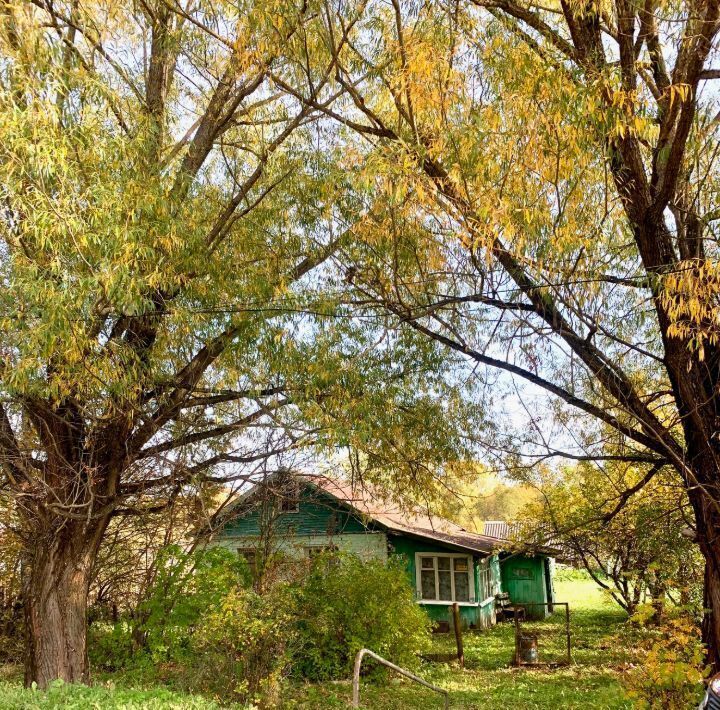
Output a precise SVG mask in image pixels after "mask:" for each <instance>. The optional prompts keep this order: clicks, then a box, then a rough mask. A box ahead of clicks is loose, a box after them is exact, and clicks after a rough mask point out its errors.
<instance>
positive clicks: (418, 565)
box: [415, 552, 477, 606]
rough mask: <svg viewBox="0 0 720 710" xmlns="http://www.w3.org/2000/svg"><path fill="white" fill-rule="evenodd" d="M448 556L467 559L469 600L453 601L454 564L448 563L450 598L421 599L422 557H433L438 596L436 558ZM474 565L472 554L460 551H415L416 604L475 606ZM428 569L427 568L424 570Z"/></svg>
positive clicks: (438, 578) (437, 594)
mask: <svg viewBox="0 0 720 710" xmlns="http://www.w3.org/2000/svg"><path fill="white" fill-rule="evenodd" d="M438 557H449V558H450V559H453V560H454V559H465V560H467V563H468V564H467V568H468V569H467V575H468V590H469V592H470V594H469V597H470V600H469V601H462V602H455V564H454V562H453V563H451V565H450V589H451V595H452V599H423V598H422V561H423V559H427V558H430V559H434V560H435V561H434V562H433V570H434V571H435V596H436V597H439V596H440V577H439V575H438V567H437V558H438ZM473 570H474V565H473V557H472V555H466V554H463V553H462V552H416V553H415V589H416V591H417V596H418V604H445V605H447V604H455V603H457V604H458V605H459V606H477V602H476V601H475V578H474V574H473ZM426 571H429V570H426Z"/></svg>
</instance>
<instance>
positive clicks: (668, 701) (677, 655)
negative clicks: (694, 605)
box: [626, 605, 707, 710]
mask: <svg viewBox="0 0 720 710" xmlns="http://www.w3.org/2000/svg"><path fill="white" fill-rule="evenodd" d="M652 613H653V609H652V608H651V607H649V605H648V606H644V607H641V608H640V610H639V611H638V613H637V614H636V615H635V616H633V617H632V620H631V621H632V622H633V624H637V625H638V627H639V629H641V633H642V634H643V637H644V638H642V640H641V641H640V644H641V646H642V647H643V649H644V657H643V661H642V663H641V664H640V665H639V666H638V667H637V668H636V669H635V670H634V671H633V672H631V673H630V674H629V675H628V676H627V679H626V686H627V689H628V694H629V695H630V697H631V698H632V699H633V701H634V703H635V705H636V707H638V708H644V709H647V710H686V708H689V707H696V706H697V703H698V702H699V700H700V697H701V695H702V689H703V685H702V681H703V678H704V677H705V676H706V675H707V670H706V669H705V668H704V656H705V653H704V648H703V645H702V643H701V641H700V629H699V626H698V624H697V622H696V620H695V619H693V617H692V615H690V614H687V613H685V612H684V611H683V610H682V609H678V610H675V611H674V613H673V614H671V615H668V616H667V617H666V618H665V619H664V620H663V622H662V624H660V625H659V626H655V627H651V626H648V620H649V617H650V615H651V614H652Z"/></svg>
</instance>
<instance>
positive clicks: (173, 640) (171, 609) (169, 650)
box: [135, 545, 250, 661]
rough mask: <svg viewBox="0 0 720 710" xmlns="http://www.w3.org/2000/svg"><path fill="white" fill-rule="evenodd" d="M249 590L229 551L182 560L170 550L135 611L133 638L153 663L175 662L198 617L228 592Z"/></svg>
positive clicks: (200, 552) (187, 643) (218, 550)
mask: <svg viewBox="0 0 720 710" xmlns="http://www.w3.org/2000/svg"><path fill="white" fill-rule="evenodd" d="M249 584H250V574H249V570H248V567H247V564H246V563H245V561H244V560H242V559H241V558H239V557H238V555H236V554H234V553H232V552H230V551H229V550H226V549H223V548H220V547H213V548H208V549H204V550H197V551H195V552H193V553H190V554H188V553H186V552H184V551H183V550H182V549H181V548H179V547H177V546H175V545H173V546H170V547H168V548H166V550H165V551H164V552H163V553H162V556H161V559H160V560H159V563H158V573H157V576H156V578H155V582H154V584H153V585H152V587H151V588H150V590H149V593H148V595H147V597H146V599H145V601H143V602H142V604H141V605H140V608H139V610H138V616H139V618H140V623H139V624H138V628H137V629H135V635H136V637H137V636H138V635H139V634H138V631H139V632H140V635H142V638H143V640H144V643H145V645H146V648H147V650H148V651H149V653H150V654H151V656H152V657H153V659H154V660H155V661H163V660H175V661H178V660H181V659H182V657H183V656H184V655H185V654H186V653H187V652H188V651H189V650H190V647H191V637H192V634H193V630H194V628H195V626H196V625H197V624H198V623H199V622H200V619H201V617H202V616H203V615H204V614H205V613H206V612H207V611H208V610H209V609H215V608H217V607H218V606H220V604H221V603H222V601H223V599H224V598H225V597H226V596H227V595H228V594H229V593H230V592H231V591H232V590H234V589H236V588H237V587H238V586H240V587H247V586H249Z"/></svg>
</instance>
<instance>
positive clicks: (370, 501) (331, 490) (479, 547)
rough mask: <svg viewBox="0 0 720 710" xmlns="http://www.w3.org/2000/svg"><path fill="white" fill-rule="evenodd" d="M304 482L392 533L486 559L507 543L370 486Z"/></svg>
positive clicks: (307, 478)
mask: <svg viewBox="0 0 720 710" xmlns="http://www.w3.org/2000/svg"><path fill="white" fill-rule="evenodd" d="M302 478H303V480H304V481H306V482H307V483H309V484H311V485H313V486H315V487H316V488H319V489H320V490H322V491H323V492H325V493H327V494H328V495H331V496H332V497H333V498H336V499H337V500H338V501H340V502H342V503H344V504H345V505H348V506H349V507H351V508H353V509H354V510H355V511H357V512H358V513H360V514H361V515H362V516H364V517H366V518H369V519H371V520H373V521H374V522H377V523H380V525H382V526H383V527H385V528H387V529H388V530H389V531H390V532H391V533H400V534H403V535H409V536H411V537H419V538H424V539H428V540H433V541H435V542H439V543H442V544H445V545H448V546H451V547H456V548H460V549H463V550H471V551H472V552H479V553H482V554H486V555H487V554H491V553H492V552H495V551H497V550H498V549H499V548H500V547H501V543H502V542H503V540H501V539H499V538H495V537H491V536H488V535H478V534H477V533H474V532H470V531H469V530H466V529H465V528H463V527H462V526H461V525H458V524H457V523H454V522H452V521H451V520H447V519H446V518H442V517H440V516H437V515H432V514H430V513H429V512H427V511H424V510H422V509H420V508H419V507H412V508H401V507H400V506H398V505H397V504H396V503H393V502H392V501H390V500H388V499H387V497H385V496H383V495H382V494H381V493H380V492H379V491H377V490H376V489H374V488H373V487H372V486H369V485H368V484H366V483H359V482H357V483H355V484H353V483H350V482H348V481H341V480H339V479H336V478H329V477H327V476H319V475H311V476H303V477H302Z"/></svg>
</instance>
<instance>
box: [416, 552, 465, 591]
mask: <svg viewBox="0 0 720 710" xmlns="http://www.w3.org/2000/svg"><path fill="white" fill-rule="evenodd" d="M416 565H417V567H416V569H417V589H418V594H419V597H420V599H421V601H428V602H471V601H474V599H475V594H474V585H473V578H472V567H473V566H472V557H470V556H469V555H457V554H449V553H448V554H432V555H431V554H422V553H418V554H417V555H416Z"/></svg>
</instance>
